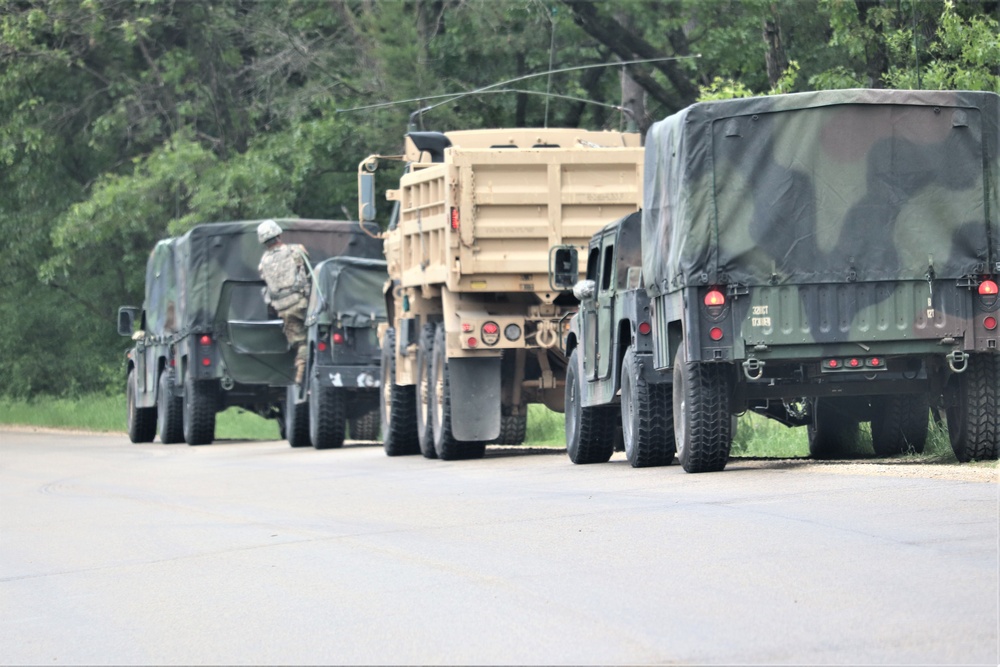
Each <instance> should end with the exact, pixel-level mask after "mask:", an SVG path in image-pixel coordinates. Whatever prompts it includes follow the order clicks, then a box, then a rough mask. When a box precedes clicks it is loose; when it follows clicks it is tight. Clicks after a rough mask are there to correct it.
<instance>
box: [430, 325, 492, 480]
mask: <svg viewBox="0 0 1000 667" xmlns="http://www.w3.org/2000/svg"><path fill="white" fill-rule="evenodd" d="M431 387H433V389H434V392H433V394H432V395H431V406H430V407H431V411H430V412H431V425H432V426H433V430H434V450H435V451H436V452H437V455H438V458H439V459H441V460H443V461H457V460H460V459H479V458H482V457H483V455H484V454H485V453H486V443H484V442H480V441H474V440H473V441H465V440H456V439H455V436H454V435H452V431H451V389H450V387H449V383H448V360H447V346H446V342H445V331H444V326H443V325H440V324H439V325H438V326H437V329H436V331H435V332H434V351H433V354H432V356H431Z"/></svg>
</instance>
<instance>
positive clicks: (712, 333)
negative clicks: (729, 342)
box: [708, 327, 722, 340]
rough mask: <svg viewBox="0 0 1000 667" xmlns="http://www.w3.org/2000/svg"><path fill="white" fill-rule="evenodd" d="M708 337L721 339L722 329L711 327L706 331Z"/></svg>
mask: <svg viewBox="0 0 1000 667" xmlns="http://www.w3.org/2000/svg"><path fill="white" fill-rule="evenodd" d="M708 337H709V338H711V339H712V340H722V329H720V328H719V327H712V328H711V329H710V330H709V332H708Z"/></svg>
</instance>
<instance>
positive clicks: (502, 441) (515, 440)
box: [490, 406, 528, 445]
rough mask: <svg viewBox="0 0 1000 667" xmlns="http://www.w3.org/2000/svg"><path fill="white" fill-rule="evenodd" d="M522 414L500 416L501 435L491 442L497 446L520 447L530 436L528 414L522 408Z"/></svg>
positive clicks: (523, 407) (522, 407)
mask: <svg viewBox="0 0 1000 667" xmlns="http://www.w3.org/2000/svg"><path fill="white" fill-rule="evenodd" d="M521 410H522V412H521V414H517V415H505V414H501V415H500V435H498V436H497V437H496V438H495V439H493V440H491V441H490V442H493V443H495V444H497V445H520V444H523V443H524V439H525V437H527V434H528V413H527V411H526V410H525V406H521Z"/></svg>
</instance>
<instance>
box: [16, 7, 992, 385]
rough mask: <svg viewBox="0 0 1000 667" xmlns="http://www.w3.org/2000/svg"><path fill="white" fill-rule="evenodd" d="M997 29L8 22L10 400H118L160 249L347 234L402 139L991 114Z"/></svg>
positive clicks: (952, 24) (138, 12)
mask: <svg viewBox="0 0 1000 667" xmlns="http://www.w3.org/2000/svg"><path fill="white" fill-rule="evenodd" d="M998 5H1000V3H998V2H996V1H994V0H989V1H986V0H984V1H981V2H977V1H971V0H970V1H966V2H958V1H956V2H926V1H923V0H804V1H794V2H793V1H791V0H785V1H779V0H594V1H583V0H561V1H558V0H506V1H504V2H496V1H495V0H383V1H382V2H378V1H376V0H325V1H321V0H291V1H288V2H286V1H284V0H220V1H219V2H213V3H203V2H194V1H191V0H116V1H111V0H0V64H2V66H0V229H2V230H3V234H2V235H0V253H2V256H3V257H4V258H5V260H6V262H5V264H6V265H5V267H4V270H3V272H0V394H6V395H14V396H21V397H24V396H31V395H33V394H38V393H44V394H62V395H65V394H74V393H78V392H84V391H94V390H104V389H108V390H111V389H113V390H115V391H120V386H121V384H120V378H121V355H120V352H121V350H122V349H123V348H124V347H126V342H125V341H123V340H122V339H120V338H118V337H117V336H116V335H115V332H114V314H115V311H116V309H117V307H118V306H119V305H122V304H138V303H140V302H141V300H142V295H143V284H142V281H143V278H144V267H145V262H146V258H147V256H148V253H149V251H150V249H151V248H152V246H153V245H154V244H155V242H156V241H157V240H158V239H160V238H164V237H166V236H169V235H176V234H180V233H183V232H184V231H186V230H187V229H189V228H190V227H191V226H193V225H195V224H197V223H199V222H211V221H222V220H243V219H255V218H264V217H294V216H300V217H312V218H330V219H346V218H350V217H352V216H353V215H355V211H356V191H355V187H356V186H355V182H356V181H355V173H356V167H357V164H358V162H359V161H360V160H361V159H363V158H364V157H365V156H366V155H369V154H371V153H376V152H382V153H393V152H398V151H399V149H400V147H401V142H402V136H403V134H404V132H405V130H406V128H407V126H408V124H409V123H410V122H411V120H412V122H414V123H416V124H417V125H418V126H421V127H425V128H426V129H439V130H449V129H467V128H481V127H506V126H523V127H531V126H550V127H557V126H563V127H588V128H592V129H600V128H615V129H619V128H620V129H625V128H627V127H637V128H638V129H640V130H641V131H644V130H645V129H646V128H648V126H649V124H650V123H651V122H653V121H654V120H657V119H660V118H662V117H664V116H666V115H668V114H670V113H672V112H675V111H677V110H679V109H682V108H684V107H685V106H687V105H689V104H691V103H693V102H695V101H698V100H699V99H713V98H720V97H732V96H741V95H751V94H768V93H779V92H791V91H800V90H813V89H821V88H842V87H900V88H917V87H922V88H935V89H978V90H995V91H997V90H1000V37H998V35H1000V21H998V11H1000V9H998ZM633 61H643V62H633ZM623 62H628V63H631V64H627V65H622V64H621V63H623ZM549 72H552V73H549ZM473 91H479V92H473ZM622 107H624V108H625V109H627V110H628V111H627V112H623V111H622ZM420 109H425V110H424V111H423V112H422V113H415V112H417V111H418V110H420ZM411 116H412V118H411Z"/></svg>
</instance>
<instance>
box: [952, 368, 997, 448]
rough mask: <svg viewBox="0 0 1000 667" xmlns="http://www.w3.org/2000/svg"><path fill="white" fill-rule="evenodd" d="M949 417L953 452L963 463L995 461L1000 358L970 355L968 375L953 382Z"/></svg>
mask: <svg viewBox="0 0 1000 667" xmlns="http://www.w3.org/2000/svg"><path fill="white" fill-rule="evenodd" d="M951 383H952V385H953V386H952V390H953V391H954V393H955V396H954V399H955V401H954V405H950V406H949V407H948V410H947V414H948V437H949V439H950V440H951V448H952V451H954V452H955V456H956V457H957V458H958V460H959V461H961V462H962V463H966V462H968V461H994V460H996V458H997V451H998V449H1000V444H998V440H1000V355H998V354H985V353H981V354H972V355H969V361H968V367H967V368H966V369H965V372H964V373H960V374H956V375H954V376H953V377H952V378H951Z"/></svg>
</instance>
